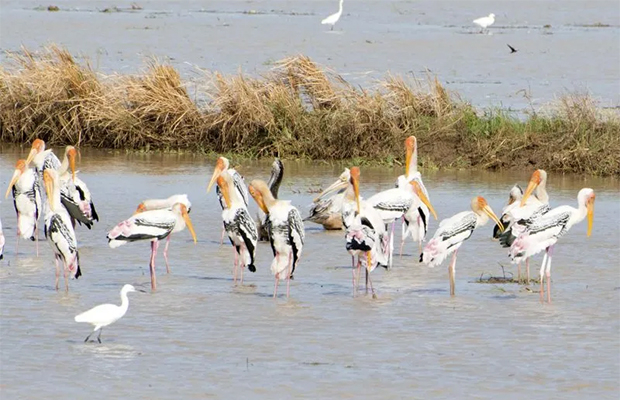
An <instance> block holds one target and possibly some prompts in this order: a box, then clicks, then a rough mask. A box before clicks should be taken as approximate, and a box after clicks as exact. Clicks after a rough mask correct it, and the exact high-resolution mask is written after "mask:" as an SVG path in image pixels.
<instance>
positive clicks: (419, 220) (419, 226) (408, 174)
mask: <svg viewBox="0 0 620 400" xmlns="http://www.w3.org/2000/svg"><path fill="white" fill-rule="evenodd" d="M412 181H416V182H417V183H418V186H419V188H420V190H421V191H422V193H423V194H424V196H425V197H426V199H427V200H428V202H430V196H429V195H428V191H427V190H426V186H424V182H423V181H422V174H421V173H420V172H419V171H418V142H417V139H416V137H415V136H409V137H408V138H407V139H405V175H401V176H399V177H398V179H397V181H396V187H401V186H403V185H405V186H406V185H407V183H411V182H412ZM430 216H431V211H430V210H429V207H428V206H427V205H426V203H425V202H423V201H421V200H420V196H417V197H414V199H413V204H412V205H411V207H409V209H408V210H407V212H405V214H404V215H403V224H402V235H401V243H400V254H401V256H402V253H403V246H404V244H405V239H407V237H408V236H411V238H412V239H413V241H414V242H418V247H419V251H420V252H422V242H423V241H424V239H425V238H426V234H427V232H428V226H429V222H430ZM433 216H434V217H435V219H437V215H436V214H435V212H434V211H433Z"/></svg>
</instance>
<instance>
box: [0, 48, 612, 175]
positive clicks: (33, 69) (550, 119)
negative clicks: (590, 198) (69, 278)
mask: <svg viewBox="0 0 620 400" xmlns="http://www.w3.org/2000/svg"><path fill="white" fill-rule="evenodd" d="M11 60H12V62H11V63H10V65H8V66H4V67H1V68H0V140H2V141H4V142H14V143H26V142H31V141H32V140H33V139H34V138H36V137H40V138H42V139H44V140H46V141H48V142H51V143H52V144H66V143H71V144H77V145H86V146H93V147H103V148H125V149H137V150H144V149H147V150H148V149H150V150H155V149H158V150H179V149H186V150H190V151H204V152H236V153H242V155H245V156H256V157H260V156H272V155H279V156H280V157H295V158H309V159H356V160H373V161H375V162H377V161H378V162H381V161H382V160H383V161H391V160H395V159H401V158H402V157H403V154H402V153H403V150H402V143H403V140H404V139H405V137H407V136H408V135H416V136H417V137H418V142H419V146H420V155H421V159H420V161H421V162H423V163H424V164H425V165H426V166H428V167H448V168H449V167H452V168H463V167H475V168H484V169H502V168H515V167H523V166H528V167H532V166H536V167H542V168H545V169H548V170H552V171H567V172H577V173H589V174H598V175H620V159H619V158H618V157H617V154H620V119H619V118H618V114H617V113H612V115H611V116H609V115H607V116H606V115H602V114H601V112H600V110H599V109H597V108H596V105H595V104H594V103H593V101H592V99H591V98H590V97H588V96H585V95H584V96H577V95H572V96H564V97H562V98H561V99H560V100H559V101H558V103H557V104H556V105H555V106H554V107H551V108H546V109H545V110H542V111H539V112H532V113H531V114H530V115H529V116H528V117H527V118H517V117H515V116H512V115H510V114H508V113H506V112H503V111H501V110H482V112H480V111H479V110H476V109H474V108H473V107H471V106H470V105H468V104H467V103H465V102H463V101H461V100H459V99H458V98H456V97H455V96H454V95H453V94H450V93H448V91H447V90H446V89H445V88H444V87H443V86H442V85H441V83H440V82H439V81H438V80H437V79H436V78H433V77H427V79H426V81H417V80H405V79H403V78H402V77H398V76H391V75H388V76H387V77H386V78H385V79H384V80H383V81H381V82H378V83H377V84H376V85H375V86H374V87H372V88H366V89H362V88H357V87H354V86H352V85H350V84H348V83H347V82H346V81H345V80H344V79H342V77H340V76H339V75H338V74H336V73H334V72H332V71H328V70H326V69H324V68H322V67H320V66H318V65H316V64H315V63H314V62H313V61H312V60H310V59H309V58H307V57H305V56H296V57H291V58H287V59H284V60H282V61H279V62H277V63H275V66H274V68H273V69H272V70H271V71H268V72H267V73H265V74H264V75H263V76H259V77H250V76H248V75H245V74H243V73H241V72H240V73H238V74H236V75H232V76H225V75H221V74H219V73H210V72H205V74H204V77H205V78H204V80H203V81H202V82H198V83H196V82H194V83H192V87H190V88H188V87H187V85H188V84H187V83H184V82H183V81H182V80H181V77H180V76H179V74H178V72H177V71H176V70H175V69H174V68H172V67H171V66H169V65H165V64H162V63H160V62H157V61H156V60H151V61H150V62H149V63H148V64H147V66H146V68H145V70H144V72H143V73H141V74H138V75H134V76H120V75H112V76H103V75H101V74H98V73H96V72H95V71H93V69H92V68H91V67H90V65H89V64H88V62H82V63H80V62H77V61H76V60H75V59H74V57H72V56H71V55H70V54H69V53H68V52H67V51H66V50H63V49H60V48H58V47H55V46H53V47H50V48H48V49H47V50H46V51H45V52H43V53H42V54H37V55H33V54H32V53H30V52H28V51H26V50H24V51H23V52H21V53H19V54H11ZM188 90H191V92H192V93H193V96H194V98H191V97H190V96H189V95H188ZM198 98H199V99H207V101H201V102H200V103H197V101H196V99H198ZM199 104H200V105H199Z"/></svg>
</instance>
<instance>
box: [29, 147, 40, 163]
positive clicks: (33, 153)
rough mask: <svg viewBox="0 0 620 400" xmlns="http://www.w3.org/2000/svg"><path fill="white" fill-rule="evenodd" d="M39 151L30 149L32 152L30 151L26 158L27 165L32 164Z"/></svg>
mask: <svg viewBox="0 0 620 400" xmlns="http://www.w3.org/2000/svg"><path fill="white" fill-rule="evenodd" d="M38 153H39V152H38V151H37V149H30V153H28V158H26V167H27V166H29V165H30V163H31V162H32V160H33V159H34V157H35V156H36V155H37V154H38Z"/></svg>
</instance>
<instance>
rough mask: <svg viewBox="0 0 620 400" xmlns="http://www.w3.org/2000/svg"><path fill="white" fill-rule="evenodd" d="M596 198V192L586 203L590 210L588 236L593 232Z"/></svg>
mask: <svg viewBox="0 0 620 400" xmlns="http://www.w3.org/2000/svg"><path fill="white" fill-rule="evenodd" d="M594 198H595V197H594V194H592V197H590V199H589V200H588V204H587V205H586V208H587V210H588V214H587V215H588V237H590V235H591V234H592V224H593V223H594Z"/></svg>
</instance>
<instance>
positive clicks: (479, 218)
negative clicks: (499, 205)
mask: <svg viewBox="0 0 620 400" xmlns="http://www.w3.org/2000/svg"><path fill="white" fill-rule="evenodd" d="M471 209H472V211H463V212H460V213H458V214H456V215H454V216H452V217H450V218H447V219H444V220H443V221H441V222H440V223H439V228H437V232H435V236H433V238H432V239H431V240H430V241H429V242H428V243H427V244H426V246H425V247H424V251H423V253H422V254H420V262H423V263H424V264H426V265H428V266H429V267H435V266H436V265H440V264H441V263H442V262H443V261H444V260H445V259H446V258H447V257H448V255H450V253H454V254H453V255H452V261H450V265H449V266H448V277H449V279H450V295H451V296H454V285H455V284H454V276H455V268H456V254H457V253H458V250H459V248H460V247H461V245H462V244H463V242H464V241H465V240H467V239H469V238H470V237H471V235H472V234H473V233H474V229H476V228H477V227H479V226H483V225H484V224H486V223H487V222H488V220H489V217H491V219H492V220H493V221H495V223H496V224H498V225H499V227H500V230H502V231H503V229H504V227H503V225H502V223H501V222H500V220H499V218H497V216H496V215H495V213H494V212H493V210H492V209H491V207H490V206H489V205H488V204H487V202H486V200H485V199H484V198H483V197H481V196H478V197H474V198H473V199H472V201H471Z"/></svg>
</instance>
